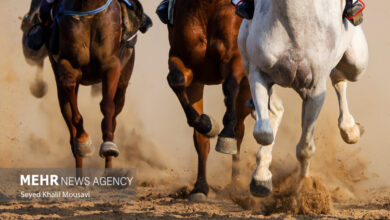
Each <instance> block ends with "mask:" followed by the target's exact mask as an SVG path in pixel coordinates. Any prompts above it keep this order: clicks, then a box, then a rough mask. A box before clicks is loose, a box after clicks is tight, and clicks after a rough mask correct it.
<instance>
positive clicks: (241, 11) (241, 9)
mask: <svg viewBox="0 0 390 220" xmlns="http://www.w3.org/2000/svg"><path fill="white" fill-rule="evenodd" d="M254 11H255V5H254V2H252V1H250V2H248V1H240V2H239V3H238V4H237V5H236V14H237V15H238V16H240V17H242V18H245V19H248V20H251V19H252V18H253V14H254Z"/></svg>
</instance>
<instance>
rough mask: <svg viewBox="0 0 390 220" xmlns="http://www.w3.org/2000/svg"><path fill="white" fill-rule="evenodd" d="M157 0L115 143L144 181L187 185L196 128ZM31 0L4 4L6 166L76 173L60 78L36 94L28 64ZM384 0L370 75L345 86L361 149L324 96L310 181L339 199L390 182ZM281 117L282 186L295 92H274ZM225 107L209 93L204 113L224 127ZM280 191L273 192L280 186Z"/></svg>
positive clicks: (369, 30)
mask: <svg viewBox="0 0 390 220" xmlns="http://www.w3.org/2000/svg"><path fill="white" fill-rule="evenodd" d="M158 3H159V1H144V2H143V4H144V7H145V10H146V12H147V13H148V14H149V15H151V17H152V19H153V21H154V27H153V28H152V29H151V30H150V31H149V32H148V33H147V34H146V35H140V36H139V40H138V43H137V47H136V53H137V55H136V57H137V58H136V65H135V70H134V72H133V77H132V79H131V81H130V85H129V88H128V92H127V99H126V106H125V108H124V110H123V112H122V113H121V114H120V116H119V117H118V130H117V132H116V142H117V144H118V145H119V148H120V150H121V155H120V157H119V158H118V159H116V160H115V161H114V166H116V167H136V168H138V181H139V183H140V184H146V185H155V184H166V185H170V184H173V185H176V186H180V185H191V184H193V181H194V178H195V177H196V172H197V170H196V168H197V166H196V164H197V157H196V151H195V148H194V147H193V143H192V129H191V128H189V127H188V125H187V123H186V119H185V115H184V113H183V111H182V109H181V107H180V104H179V102H178V100H177V98H176V97H175V95H174V93H173V92H172V91H171V89H170V88H169V86H168V84H167V82H166V75H167V73H168V66H167V60H168V51H169V44H168V39H167V35H168V34H167V30H166V27H165V26H164V25H162V24H161V23H160V22H159V20H158V18H157V17H156V16H155V14H154V11H155V8H156V6H157V4H158ZM28 6H29V3H28V1H27V0H19V1H7V2H6V1H1V2H0V12H1V16H2V19H1V20H0V28H1V31H0V32H1V33H2V34H1V35H0V46H1V52H0V155H1V157H0V167H73V166H74V161H73V157H72V154H71V150H70V145H69V134H68V131H67V129H66V125H65V123H64V121H63V119H62V117H61V114H60V110H59V106H58V101H57V96H56V87H55V82H54V76H53V74H52V71H51V68H50V65H49V62H48V60H46V63H45V67H44V70H43V78H44V80H46V81H47V83H48V92H47V95H46V96H45V97H44V98H43V99H36V98H34V97H33V96H32V95H31V93H30V84H31V82H33V81H34V79H35V78H36V74H35V73H36V71H37V70H36V68H35V67H31V66H29V65H27V64H26V62H25V61H24V58H23V54H22V48H21V31H20V20H19V18H18V17H21V16H23V15H24V13H25V12H26V11H27V8H28ZM389 7H390V2H388V1H386V0H377V1H370V2H369V3H368V9H367V11H366V14H365V22H364V25H363V26H364V29H365V31H366V35H367V38H368V42H369V46H370V52H371V56H370V66H369V69H368V71H367V73H366V75H365V76H364V77H363V78H362V79H361V80H360V81H359V82H357V83H351V84H350V87H349V91H348V92H349V94H348V97H349V105H350V109H351V112H352V114H353V115H354V117H355V119H356V121H358V122H360V123H361V124H362V125H363V126H365V129H366V133H365V135H364V136H363V137H362V139H361V141H360V143H358V144H356V145H352V146H350V145H347V144H345V143H344V142H343V141H342V139H341V137H340V134H339V131H338V128H337V119H338V104H337V98H336V95H335V92H334V91H332V90H333V89H332V87H331V86H330V84H329V86H328V88H329V90H328V94H327V98H326V102H325V105H324V108H323V111H322V113H321V115H320V119H319V122H318V125H317V129H316V145H317V153H316V156H315V157H314V159H313V163H312V169H311V171H312V172H311V174H312V175H313V176H314V177H315V178H314V179H313V180H310V181H312V182H311V183H313V181H314V182H316V183H318V184H317V185H318V186H320V187H324V188H325V189H326V190H328V191H329V193H328V194H327V195H331V196H332V199H333V200H334V201H340V202H341V201H346V200H350V199H354V198H357V197H363V198H364V197H365V196H366V194H365V193H364V190H365V189H368V188H376V187H381V186H385V185H386V184H388V181H389V180H390V172H389V171H388V170H389V168H390V160H389V156H390V139H387V137H388V134H387V133H388V131H389V128H390V126H389V122H390V114H389V111H388V109H389V107H390V99H389V97H388V96H387V94H388V86H387V83H388V82H389V79H390V74H388V68H387V65H386V63H387V62H388V61H387V59H388V56H387V53H388V51H389V49H390V38H388V34H389V33H390V30H389V28H388V27H387V26H386V24H385V23H384V22H381V21H386V20H387V19H386V17H385V16H386V14H387V11H386V9H387V8H389ZM278 93H279V94H280V96H281V98H282V100H283V101H284V106H285V115H284V117H283V121H282V124H281V127H280V131H279V133H278V135H277V138H276V144H275V148H274V153H273V155H274V163H273V167H272V170H273V172H274V175H275V176H276V179H280V180H282V179H284V180H286V177H287V176H288V174H291V173H293V172H294V170H295V168H296V167H297V165H298V162H297V160H296V159H295V146H296V143H298V139H299V136H300V114H301V100H300V98H299V97H298V95H296V94H295V92H293V91H292V90H290V89H278ZM99 102H100V96H97V97H91V92H90V88H89V87H82V88H81V89H80V92H79V108H80V111H81V113H82V115H83V117H84V122H85V128H86V131H87V132H88V133H89V134H90V136H91V137H92V140H93V143H94V146H95V147H96V151H95V152H97V151H98V147H99V145H100V144H101V131H100V122H101V119H102V115H101V113H100V110H99ZM224 110H225V108H224V104H223V96H222V88H221V86H213V87H207V88H206V92H205V112H206V113H208V114H210V115H213V116H214V117H215V118H217V119H218V120H219V122H220V123H222V116H223V113H224ZM253 125H254V121H253V119H251V118H250V117H248V119H247V120H246V127H247V129H246V135H245V140H244V142H243V145H242V163H241V167H242V169H241V170H242V182H243V184H242V187H243V188H248V186H249V180H250V175H251V172H252V171H253V169H254V166H255V154H256V151H257V150H258V147H259V146H258V145H257V144H256V143H255V141H254V139H253V137H252V129H253ZM215 143H216V140H211V151H210V156H209V162H208V181H209V183H210V185H214V186H221V187H224V186H225V185H227V184H228V183H229V182H230V177H231V174H230V173H231V157H229V156H226V155H221V154H218V153H216V152H215V150H214V146H215ZM103 165H104V161H103V160H102V159H101V158H99V157H98V155H97V154H95V155H94V156H93V157H91V158H88V159H86V160H85V166H86V167H103ZM276 187H277V186H276Z"/></svg>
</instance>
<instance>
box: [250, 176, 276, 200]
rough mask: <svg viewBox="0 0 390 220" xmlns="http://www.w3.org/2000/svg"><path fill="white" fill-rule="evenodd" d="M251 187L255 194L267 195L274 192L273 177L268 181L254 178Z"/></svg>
mask: <svg viewBox="0 0 390 220" xmlns="http://www.w3.org/2000/svg"><path fill="white" fill-rule="evenodd" d="M249 187H250V191H251V194H252V195H253V196H256V197H267V196H269V195H270V194H271V192H272V178H271V179H269V180H266V181H257V180H254V179H252V181H251V184H250V186H249Z"/></svg>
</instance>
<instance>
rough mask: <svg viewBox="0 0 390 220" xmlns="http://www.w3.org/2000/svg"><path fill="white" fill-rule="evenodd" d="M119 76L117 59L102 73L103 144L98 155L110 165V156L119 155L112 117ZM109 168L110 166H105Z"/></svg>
mask: <svg viewBox="0 0 390 220" xmlns="http://www.w3.org/2000/svg"><path fill="white" fill-rule="evenodd" d="M120 76H121V70H120V62H119V59H117V60H116V61H114V63H113V64H112V66H111V68H110V69H108V70H107V71H105V73H104V74H103V80H102V84H103V90H102V91H103V100H102V101H101V103H100V109H101V111H102V113H103V116H104V118H103V121H102V133H103V144H102V145H101V146H100V152H99V155H100V156H101V157H105V158H106V166H107V165H109V166H111V157H113V156H114V157H117V156H119V149H118V147H117V145H116V144H115V143H114V123H113V121H114V118H115V111H116V110H115V109H116V104H115V95H116V92H117V89H118V83H119V78H120ZM107 168H110V167H107Z"/></svg>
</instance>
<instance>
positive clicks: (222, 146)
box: [215, 58, 245, 154]
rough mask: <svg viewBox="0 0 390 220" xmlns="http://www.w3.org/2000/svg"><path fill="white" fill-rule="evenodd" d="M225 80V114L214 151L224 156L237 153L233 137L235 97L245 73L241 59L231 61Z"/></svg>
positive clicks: (235, 121) (235, 140) (223, 86)
mask: <svg viewBox="0 0 390 220" xmlns="http://www.w3.org/2000/svg"><path fill="white" fill-rule="evenodd" d="M225 69H226V70H227V74H226V75H227V76H228V77H227V79H226V80H225V82H224V83H223V85H222V88H223V93H224V95H225V105H226V113H225V115H224V117H223V125H224V128H223V129H222V131H221V133H220V134H219V135H218V142H217V146H216V147H215V150H216V151H218V152H220V153H224V154H236V153H237V150H238V149H237V137H236V135H235V127H236V124H237V122H238V121H237V120H238V118H237V114H236V111H237V106H236V104H237V96H238V93H239V89H240V84H241V81H242V79H243V78H244V77H245V72H244V70H243V68H242V64H241V59H238V58H235V59H232V61H231V63H229V64H228V65H227V66H226V68H225Z"/></svg>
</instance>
